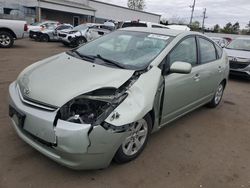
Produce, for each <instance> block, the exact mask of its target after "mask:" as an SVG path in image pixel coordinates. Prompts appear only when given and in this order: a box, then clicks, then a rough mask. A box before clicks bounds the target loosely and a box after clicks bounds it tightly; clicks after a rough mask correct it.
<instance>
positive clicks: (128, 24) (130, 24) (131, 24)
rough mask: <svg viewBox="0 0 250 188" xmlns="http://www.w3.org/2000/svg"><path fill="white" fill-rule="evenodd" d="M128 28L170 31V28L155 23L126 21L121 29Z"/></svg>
mask: <svg viewBox="0 0 250 188" xmlns="http://www.w3.org/2000/svg"><path fill="white" fill-rule="evenodd" d="M126 27H149V28H166V29H169V28H168V26H166V25H162V24H158V23H153V22H145V21H140V20H138V21H125V22H123V23H122V24H121V25H120V27H119V28H126Z"/></svg>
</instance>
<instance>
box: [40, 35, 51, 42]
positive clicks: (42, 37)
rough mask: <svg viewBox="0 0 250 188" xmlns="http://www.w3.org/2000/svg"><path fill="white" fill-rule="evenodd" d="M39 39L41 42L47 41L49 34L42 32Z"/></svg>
mask: <svg viewBox="0 0 250 188" xmlns="http://www.w3.org/2000/svg"><path fill="white" fill-rule="evenodd" d="M40 41H41V42H49V36H48V35H46V34H43V35H41V36H40Z"/></svg>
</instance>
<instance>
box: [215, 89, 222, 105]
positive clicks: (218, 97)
mask: <svg viewBox="0 0 250 188" xmlns="http://www.w3.org/2000/svg"><path fill="white" fill-rule="evenodd" d="M223 89H224V87H223V85H222V84H220V85H219V87H218V88H217V90H216V93H215V98H214V102H215V104H219V103H220V100H221V98H222V96H223Z"/></svg>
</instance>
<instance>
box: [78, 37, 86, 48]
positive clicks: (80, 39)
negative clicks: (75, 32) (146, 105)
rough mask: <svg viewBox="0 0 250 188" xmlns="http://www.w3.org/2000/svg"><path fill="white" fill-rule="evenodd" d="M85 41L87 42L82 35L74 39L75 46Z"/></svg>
mask: <svg viewBox="0 0 250 188" xmlns="http://www.w3.org/2000/svg"><path fill="white" fill-rule="evenodd" d="M86 42H87V40H86V39H85V38H84V37H79V38H77V39H76V45H77V46H81V45H83V44H85V43H86Z"/></svg>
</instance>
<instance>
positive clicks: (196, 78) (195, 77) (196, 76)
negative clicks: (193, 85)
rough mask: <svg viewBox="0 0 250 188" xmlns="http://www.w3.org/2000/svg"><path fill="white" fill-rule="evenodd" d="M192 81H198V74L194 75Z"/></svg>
mask: <svg viewBox="0 0 250 188" xmlns="http://www.w3.org/2000/svg"><path fill="white" fill-rule="evenodd" d="M193 79H194V80H195V81H196V82H198V81H199V80H200V75H199V74H195V75H194V77H193Z"/></svg>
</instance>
